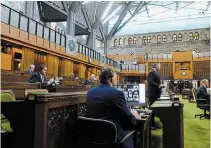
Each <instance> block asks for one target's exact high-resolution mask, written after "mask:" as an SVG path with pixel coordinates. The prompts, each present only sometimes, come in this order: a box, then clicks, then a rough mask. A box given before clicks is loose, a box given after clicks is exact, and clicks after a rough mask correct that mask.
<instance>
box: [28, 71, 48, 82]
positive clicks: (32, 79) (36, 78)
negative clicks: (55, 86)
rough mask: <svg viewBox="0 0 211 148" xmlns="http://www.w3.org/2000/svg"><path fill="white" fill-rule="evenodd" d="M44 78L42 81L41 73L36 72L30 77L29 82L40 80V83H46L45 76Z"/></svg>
mask: <svg viewBox="0 0 211 148" xmlns="http://www.w3.org/2000/svg"><path fill="white" fill-rule="evenodd" d="M43 78H44V82H42V79H41V77H40V73H39V72H37V73H34V74H33V75H32V76H31V77H30V78H29V83H36V82H40V83H45V77H44V76H43Z"/></svg>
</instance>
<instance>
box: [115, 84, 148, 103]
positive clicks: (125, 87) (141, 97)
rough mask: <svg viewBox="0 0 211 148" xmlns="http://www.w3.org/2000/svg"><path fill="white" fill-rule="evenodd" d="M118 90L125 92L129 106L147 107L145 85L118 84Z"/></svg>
mask: <svg viewBox="0 0 211 148" xmlns="http://www.w3.org/2000/svg"><path fill="white" fill-rule="evenodd" d="M117 89H119V90H121V91H123V92H124V94H125V100H126V102H127V104H128V105H131V106H133V105H134V106H136V105H137V106H145V103H146V99H145V84H118V85H117Z"/></svg>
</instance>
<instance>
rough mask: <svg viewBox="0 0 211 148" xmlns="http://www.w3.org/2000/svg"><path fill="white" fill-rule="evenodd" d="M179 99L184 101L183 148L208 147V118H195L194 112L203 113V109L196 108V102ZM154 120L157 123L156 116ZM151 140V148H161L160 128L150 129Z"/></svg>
mask: <svg viewBox="0 0 211 148" xmlns="http://www.w3.org/2000/svg"><path fill="white" fill-rule="evenodd" d="M181 101H182V102H183V103H184V108H183V116H184V148H210V120H209V119H205V118H202V119H201V120H200V119H199V117H196V118H195V114H200V113H203V110H200V109H197V108H196V103H189V102H188V100H184V99H182V100H181ZM155 121H158V123H159V119H158V118H155ZM151 140H152V148H163V142H162V129H159V130H152V139H151Z"/></svg>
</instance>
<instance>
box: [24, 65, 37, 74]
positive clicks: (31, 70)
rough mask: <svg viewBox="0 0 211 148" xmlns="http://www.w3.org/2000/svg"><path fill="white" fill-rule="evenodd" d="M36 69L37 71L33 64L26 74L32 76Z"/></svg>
mask: <svg viewBox="0 0 211 148" xmlns="http://www.w3.org/2000/svg"><path fill="white" fill-rule="evenodd" d="M34 69H35V65H33V64H31V65H30V66H29V69H28V70H27V71H26V72H25V73H27V74H30V75H32V74H33V73H34Z"/></svg>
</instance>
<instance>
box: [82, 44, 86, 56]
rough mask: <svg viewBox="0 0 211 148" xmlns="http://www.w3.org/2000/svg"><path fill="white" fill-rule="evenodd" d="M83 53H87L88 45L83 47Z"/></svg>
mask: <svg viewBox="0 0 211 148" xmlns="http://www.w3.org/2000/svg"><path fill="white" fill-rule="evenodd" d="M83 54H84V55H86V47H85V46H84V47H83Z"/></svg>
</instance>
